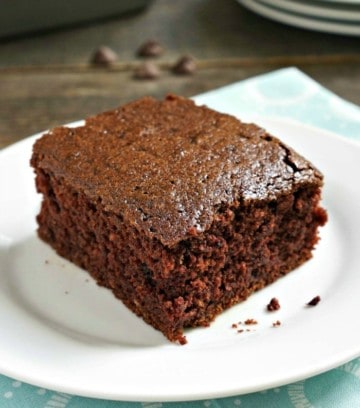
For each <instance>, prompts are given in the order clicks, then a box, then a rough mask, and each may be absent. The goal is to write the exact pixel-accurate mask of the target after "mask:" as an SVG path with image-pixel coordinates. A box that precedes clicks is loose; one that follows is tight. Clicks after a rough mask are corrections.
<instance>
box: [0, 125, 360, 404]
mask: <svg viewBox="0 0 360 408" xmlns="http://www.w3.org/2000/svg"><path fill="white" fill-rule="evenodd" d="M258 122H259V123H260V124H262V125H264V126H265V127H266V128H268V130H270V131H271V132H273V133H274V134H276V135H278V136H279V137H281V138H282V139H283V140H284V141H285V142H287V143H288V144H290V145H291V146H293V147H294V148H296V149H297V150H298V151H299V152H300V153H302V154H304V155H305V156H306V157H308V158H309V159H310V160H312V161H313V162H314V163H315V164H316V165H317V166H318V167H319V168H320V169H321V170H322V171H323V173H324V174H325V189H324V206H325V207H326V208H327V209H328V212H329V222H328V224H327V225H326V226H325V227H324V228H323V229H322V230H321V241H320V243H319V245H318V247H317V249H316V250H315V253H314V257H313V259H312V260H310V261H309V262H307V263H306V264H305V265H304V266H302V267H301V268H299V269H298V270H296V271H293V272H291V273H290V274H289V275H287V276H286V277H284V278H282V279H280V280H279V281H277V282H276V283H275V284H273V285H271V286H269V287H267V288H266V289H263V290H262V291H260V292H258V293H256V294H255V295H253V296H251V297H250V299H248V300H247V301H246V302H244V303H242V304H239V305H237V306H235V307H233V308H232V309H230V310H229V311H227V312H225V313H223V314H222V315H221V316H219V317H218V319H217V320H216V321H215V322H214V323H213V324H212V325H211V327H210V328H206V329H203V328H199V329H194V330H189V331H188V332H187V338H188V341H189V343H188V344H187V345H185V346H179V345H176V344H170V343H169V342H168V341H167V340H166V339H165V338H164V337H163V336H162V335H161V334H160V333H159V332H157V331H155V330H154V329H152V328H151V327H150V326H148V325H146V324H145V323H143V321H142V320H141V319H139V318H137V317H135V316H134V315H133V314H132V313H131V312H129V311H128V310H127V309H126V308H125V307H124V306H123V305H122V303H121V302H119V301H118V300H116V299H115V298H114V297H113V296H112V294H111V292H110V291H108V290H106V289H104V288H100V287H98V286H97V285H96V284H95V283H94V282H93V280H92V279H91V278H90V277H89V276H88V274H87V273H86V272H85V271H82V270H80V269H79V268H77V267H75V266H74V265H72V264H71V263H69V262H67V261H66V260H64V259H62V258H60V257H58V256H57V255H56V254H54V252H53V251H52V250H51V248H50V247H48V246H47V245H45V244H44V243H43V242H41V241H40V240H39V239H38V238H37V236H36V233H35V228H36V224H35V215H36V214H37V212H38V207H39V201H40V200H39V196H38V195H37V194H36V193H35V189H34V185H33V174H32V171H31V169H30V168H29V165H28V162H29V158H30V155H31V147H32V144H33V142H34V137H32V138H29V139H26V140H24V141H22V142H20V143H17V144H15V145H13V146H11V147H9V148H7V149H5V150H3V151H2V152H1V153H0V174H1V178H0V191H1V195H0V208H1V212H0V279H1V285H0V327H1V335H0V372H1V373H3V374H5V375H9V376H11V377H14V378H16V379H19V380H21V381H25V382H28V383H32V384H35V385H38V386H41V387H45V388H51V389H53V390H57V391H63V392H68V393H72V394H78V395H83V396H90V397H99V398H107V399H121V400H137V401H174V400H196V399H202V398H214V397H220V396H229V395H235V394H241V393H248V392H252V391H257V390H262V389H266V388H269V387H274V386H279V385H281V384H285V383H289V382H293V381H296V380H299V379H302V378H305V377H309V376H312V375H315V374H318V373H320V372H323V371H325V370H328V369H331V368H333V367H335V366H337V365H340V364H342V363H344V362H346V361H348V360H350V359H352V358H354V357H356V356H358V355H360V321H359V319H358V317H357V313H358V311H359V310H360V296H359V293H360V274H359V265H360V250H359V249H360V248H359V242H360V236H359V231H360V214H359V202H360V189H359V187H358V186H359V184H358V175H359V174H360V145H358V144H355V143H350V142H347V141H345V140H343V139H341V138H338V137H336V136H333V135H331V134H329V133H327V132H324V131H320V130H317V129H315V128H311V127H305V126H302V125H300V124H298V123H296V122H289V121H280V120H270V119H259V121H258ZM316 295H320V296H321V299H322V300H321V302H320V303H319V304H318V305H317V306H316V307H308V306H306V305H305V304H306V303H307V302H308V301H309V300H310V299H312V298H313V297H314V296H316ZM274 296H275V297H277V298H278V299H279V301H280V303H281V309H280V310H279V311H277V312H274V313H270V312H267V311H266V305H267V303H268V302H269V300H270V299H271V298H272V297H274ZM248 318H253V319H256V320H257V321H258V324H257V325H254V326H244V325H239V327H238V329H245V331H244V332H242V333H238V332H237V329H235V328H232V327H231V325H232V324H233V323H237V322H239V321H244V320H246V319H248ZM276 320H280V321H281V326H280V327H277V328H274V327H272V324H273V322H275V321H276ZM247 328H249V329H250V331H246V329H247Z"/></svg>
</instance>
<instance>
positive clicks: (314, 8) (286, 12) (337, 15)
mask: <svg viewBox="0 0 360 408" xmlns="http://www.w3.org/2000/svg"><path fill="white" fill-rule="evenodd" d="M237 1H238V2H239V3H240V4H242V5H243V6H245V7H246V8H248V9H250V10H251V11H253V12H255V13H257V14H260V15H261V16H263V17H268V18H270V19H272V20H275V21H279V22H281V23H285V24H289V25H292V26H296V27H301V28H305V29H311V30H317V31H324V32H328V33H334V34H344V35H354V36H360V0H237Z"/></svg>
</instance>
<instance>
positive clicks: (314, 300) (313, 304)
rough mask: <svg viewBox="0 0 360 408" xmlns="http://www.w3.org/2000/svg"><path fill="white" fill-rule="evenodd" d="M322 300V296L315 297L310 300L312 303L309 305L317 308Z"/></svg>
mask: <svg viewBox="0 0 360 408" xmlns="http://www.w3.org/2000/svg"><path fill="white" fill-rule="evenodd" d="M320 300H321V298H320V296H319V295H318V296H315V297H314V298H312V299H311V300H310V302H308V303H307V305H308V306H316V305H317V304H318V303H319V302H320Z"/></svg>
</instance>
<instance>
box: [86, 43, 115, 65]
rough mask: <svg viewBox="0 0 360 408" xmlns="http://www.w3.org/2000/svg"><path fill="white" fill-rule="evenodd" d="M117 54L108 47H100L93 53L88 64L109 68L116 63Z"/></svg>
mask: <svg viewBox="0 0 360 408" xmlns="http://www.w3.org/2000/svg"><path fill="white" fill-rule="evenodd" d="M117 59H118V56H117V54H116V53H115V52H114V51H113V50H112V49H111V48H109V47H106V46H104V45H103V46H101V47H99V48H98V49H97V50H95V52H94V53H93V55H92V57H91V60H90V62H91V63H92V64H94V65H99V66H109V65H111V64H112V63H113V62H115V61H117Z"/></svg>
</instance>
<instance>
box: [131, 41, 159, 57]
mask: <svg viewBox="0 0 360 408" xmlns="http://www.w3.org/2000/svg"><path fill="white" fill-rule="evenodd" d="M163 53H164V48H163V47H162V45H161V44H160V43H158V42H157V41H155V40H149V41H146V42H145V43H144V44H142V45H141V46H140V47H139V49H138V50H137V52H136V54H137V55H138V56H139V57H159V56H160V55H162V54H163Z"/></svg>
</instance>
